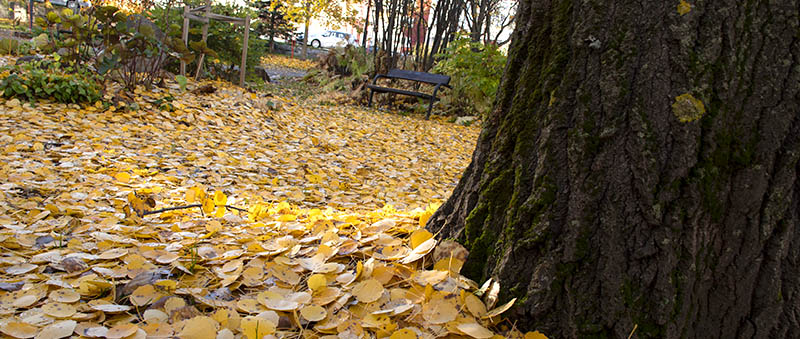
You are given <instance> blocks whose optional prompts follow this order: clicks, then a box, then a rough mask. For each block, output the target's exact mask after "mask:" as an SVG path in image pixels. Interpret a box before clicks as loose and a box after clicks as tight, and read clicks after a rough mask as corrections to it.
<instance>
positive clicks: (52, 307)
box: [42, 302, 77, 319]
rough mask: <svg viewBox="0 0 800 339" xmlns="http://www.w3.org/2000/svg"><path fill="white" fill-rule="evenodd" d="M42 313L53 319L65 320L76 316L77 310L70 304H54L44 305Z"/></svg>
mask: <svg viewBox="0 0 800 339" xmlns="http://www.w3.org/2000/svg"><path fill="white" fill-rule="evenodd" d="M42 312H43V313H44V314H47V315H49V316H51V317H53V318H59V319H63V318H69V317H71V316H72V315H74V314H75V312H77V309H76V308H75V306H72V305H70V304H62V303H57V302H53V303H47V304H44V305H42Z"/></svg>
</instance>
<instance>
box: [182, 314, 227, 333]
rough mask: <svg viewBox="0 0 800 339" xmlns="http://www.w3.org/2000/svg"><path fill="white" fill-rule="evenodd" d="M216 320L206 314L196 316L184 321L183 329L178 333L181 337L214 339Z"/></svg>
mask: <svg viewBox="0 0 800 339" xmlns="http://www.w3.org/2000/svg"><path fill="white" fill-rule="evenodd" d="M217 326H218V325H217V322H216V321H214V319H211V318H210V317H207V316H203V315H201V316H196V317H194V318H192V319H189V320H187V321H186V323H185V324H184V326H183V330H182V331H181V333H179V334H178V336H179V337H181V338H191V339H215V338H216V337H217Z"/></svg>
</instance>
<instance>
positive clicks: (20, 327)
mask: <svg viewBox="0 0 800 339" xmlns="http://www.w3.org/2000/svg"><path fill="white" fill-rule="evenodd" d="M0 332H3V334H5V335H8V336H12V337H14V338H33V337H34V336H36V333H38V332H39V328H38V327H36V326H33V325H30V324H28V323H23V322H18V321H10V322H7V323H5V324H3V325H0Z"/></svg>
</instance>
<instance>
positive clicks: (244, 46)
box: [239, 14, 250, 87]
mask: <svg viewBox="0 0 800 339" xmlns="http://www.w3.org/2000/svg"><path fill="white" fill-rule="evenodd" d="M249 39H250V14H248V15H247V16H245V17H244V43H243V44H242V66H241V67H239V87H244V76H245V73H247V41H248V40H249Z"/></svg>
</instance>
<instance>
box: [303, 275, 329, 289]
mask: <svg viewBox="0 0 800 339" xmlns="http://www.w3.org/2000/svg"><path fill="white" fill-rule="evenodd" d="M307 283H308V288H309V289H310V290H312V291H314V292H316V291H318V290H320V289H321V288H323V287H325V286H327V285H328V279H327V278H325V275H324V274H312V275H311V276H310V277H308V281H307Z"/></svg>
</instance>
